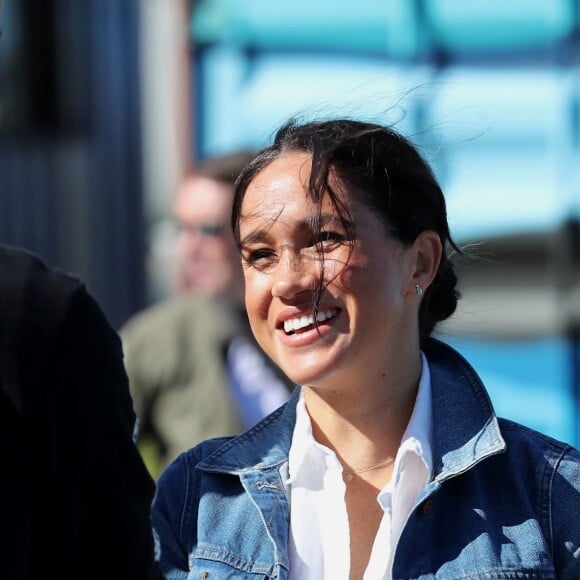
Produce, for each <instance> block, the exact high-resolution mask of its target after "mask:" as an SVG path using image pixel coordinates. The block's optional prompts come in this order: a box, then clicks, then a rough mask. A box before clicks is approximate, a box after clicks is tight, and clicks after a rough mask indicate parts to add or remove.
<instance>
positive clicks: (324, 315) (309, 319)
mask: <svg viewBox="0 0 580 580" xmlns="http://www.w3.org/2000/svg"><path fill="white" fill-rule="evenodd" d="M337 312H338V311H337V309H336V308H331V309H330V310H324V311H320V312H318V314H317V316H316V320H317V322H324V321H325V320H328V319H329V318H334V317H335V316H336V314H337ZM313 324H314V315H313V314H310V315H309V316H301V317H300V318H292V319H290V320H285V321H284V332H285V333H286V334H292V333H293V332H296V331H298V330H301V329H303V328H306V327H308V326H312V325H313Z"/></svg>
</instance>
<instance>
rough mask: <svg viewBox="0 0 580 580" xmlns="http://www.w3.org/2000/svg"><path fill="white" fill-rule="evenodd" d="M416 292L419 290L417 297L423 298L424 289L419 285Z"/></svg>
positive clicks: (416, 286) (416, 285)
mask: <svg viewBox="0 0 580 580" xmlns="http://www.w3.org/2000/svg"><path fill="white" fill-rule="evenodd" d="M415 290H417V296H423V288H421V286H419V284H415Z"/></svg>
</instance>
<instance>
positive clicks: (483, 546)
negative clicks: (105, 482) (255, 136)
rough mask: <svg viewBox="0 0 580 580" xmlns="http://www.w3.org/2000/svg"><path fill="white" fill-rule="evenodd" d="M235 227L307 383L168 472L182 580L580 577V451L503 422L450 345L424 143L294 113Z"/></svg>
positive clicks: (270, 335) (443, 258) (448, 276)
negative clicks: (211, 579)
mask: <svg viewBox="0 0 580 580" xmlns="http://www.w3.org/2000/svg"><path fill="white" fill-rule="evenodd" d="M232 227H233V231H234V236H235V238H236V241H237V243H238V246H239V249H240V253H241V259H242V264H243V268H244V278H245V285H246V306H247V311H248V316H249V319H250V322H251V326H252V331H253V333H254V335H255V337H256V339H257V340H258V342H259V344H260V345H261V347H262V348H263V349H264V350H265V352H266V353H267V354H268V355H269V356H270V357H271V358H272V359H273V361H274V362H275V363H276V364H277V365H279V366H280V368H281V369H282V370H283V371H284V372H285V373H286V374H287V375H288V376H289V377H290V378H291V379H292V380H293V381H294V382H296V383H297V384H298V385H299V386H298V387H297V388H296V390H295V392H294V393H293V396H292V397H291V399H290V401H289V402H288V403H287V404H285V405H284V406H283V407H281V408H280V409H279V410H277V411H275V412H274V413H273V414H272V415H270V416H269V417H268V418H266V419H265V420H264V421H263V422H261V423H260V424H258V425H257V426H256V427H254V428H253V429H251V430H250V431H247V432H246V433H244V434H242V435H240V436H239V437H234V438H222V439H217V440H211V441H206V442H204V443H202V444H200V445H198V446H196V447H194V448H193V449H191V450H190V451H189V452H187V453H185V454H183V455H182V456H181V457H180V458H178V459H177V460H176V461H175V462H174V463H173V464H172V465H171V466H170V467H169V468H168V469H167V470H166V471H165V472H164V474H163V475H162V476H161V478H160V480H159V482H158V492H157V496H156V500H155V503H154V509H153V514H154V524H155V528H156V530H157V533H158V535H159V537H160V540H161V544H162V555H161V561H162V565H163V567H164V570H165V573H166V574H167V577H168V578H169V579H170V580H171V579H173V578H175V579H177V578H183V577H184V574H188V573H189V574H191V576H192V577H193V576H194V575H195V574H197V575H203V574H204V573H205V574H209V575H210V576H212V575H215V576H216V577H219V578H222V577H232V576H235V577H236V578H251V577H256V576H255V575H256V574H260V575H261V577H267V578H281V579H283V578H290V579H292V580H305V579H306V580H308V579H312V580H314V579H316V580H319V579H321V578H323V579H332V580H337V579H338V580H347V579H350V580H354V579H365V580H371V579H372V580H374V579H378V578H381V579H383V578H418V577H421V578H435V577H445V578H458V577H466V576H469V577H470V578H484V577H491V576H493V577H497V578H502V577H507V575H508V574H509V575H512V574H514V573H518V574H522V575H523V576H534V577H535V576H541V575H544V576H546V577H558V578H574V577H578V575H579V574H580V561H579V554H580V525H579V524H578V523H577V521H576V519H575V518H570V517H569V516H568V514H570V513H576V512H577V510H578V509H579V508H580V501H579V499H580V494H579V492H580V455H579V453H578V451H577V450H575V449H573V448H572V447H570V446H568V445H566V444H564V443H561V442H558V441H555V440H552V439H548V438H547V437H545V436H544V435H541V434H539V433H537V432H534V431H532V430H530V429H528V428H526V427H524V426H522V425H516V424H514V423H510V422H508V421H505V420H502V419H498V418H497V417H496V416H495V413H494V411H493V408H492V405H491V403H490V400H489V397H488V395H487V392H486V390H485V388H484V386H483V384H482V383H481V381H480V379H479V377H478V376H477V374H476V372H475V370H474V369H472V368H471V366H470V365H469V364H468V363H467V362H466V361H465V360H464V359H463V358H462V357H461V356H460V355H459V354H458V353H457V352H456V351H454V350H453V349H452V348H451V347H449V346H447V345H445V344H443V343H441V342H439V341H436V340H435V339H433V338H431V333H432V332H433V330H434V329H435V327H436V325H437V323H438V322H440V321H442V320H445V319H446V318H448V317H449V316H451V315H452V314H453V312H454V310H455V308H456V305H457V300H458V296H459V294H458V291H457V290H456V284H457V277H456V275H455V271H454V267H453V261H452V258H453V255H456V254H458V253H461V250H460V249H459V248H458V247H457V246H456V244H455V243H454V241H453V239H452V237H451V235H450V232H449V228H448V224H447V215H446V207H445V200H444V197H443V193H442V191H441V189H440V187H439V185H438V184H437V181H436V180H435V178H434V176H433V173H432V171H431V169H430V168H429V166H428V165H427V164H426V162H425V161H424V160H423V159H422V157H421V156H420V154H419V153H418V151H417V150H416V148H415V147H414V146H413V145H412V144H411V143H410V142H409V141H408V140H407V139H405V138H404V137H403V136H401V135H400V134H398V133H397V132H395V131H394V130H392V129H391V128H389V127H384V126H381V125H376V124H370V123H363V122H358V121H353V120H349V119H337V120H330V121H321V122H313V123H306V124H303V125H298V124H295V123H293V122H290V123H288V124H287V125H285V126H284V127H282V128H281V129H280V130H279V131H278V133H277V135H276V137H275V140H274V142H273V144H272V145H271V146H269V147H267V148H266V149H264V150H263V151H261V152H260V153H259V154H258V155H257V156H256V158H255V159H254V160H253V161H252V162H251V163H250V164H249V165H247V166H246V168H245V169H244V171H243V172H242V173H241V175H240V176H239V178H238V181H237V185H236V196H235V201H234V207H233V212H232ZM547 482H549V484H548V483H547ZM516 497H517V498H519V501H518V502H514V498H516ZM546 513H548V514H549V516H545V514H546ZM508 526H509V529H510V535H509V543H510V549H509V550H506V549H504V548H505V542H506V541H507V540H506V537H505V535H504V530H505V529H506V528H507V527H508ZM194 573H195V574H194Z"/></svg>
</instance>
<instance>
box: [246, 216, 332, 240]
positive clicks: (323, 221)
mask: <svg viewBox="0 0 580 580" xmlns="http://www.w3.org/2000/svg"><path fill="white" fill-rule="evenodd" d="M317 222H318V223H319V226H320V227H328V226H333V227H343V223H342V222H341V221H340V219H339V218H338V216H337V215H336V214H335V213H325V214H322V215H320V216H317V215H315V214H313V215H310V216H308V217H306V218H304V219H302V220H300V221H297V222H296V223H295V225H294V226H293V227H294V228H295V230H296V231H298V232H305V231H312V230H314V226H315V224H316V223H317ZM269 229H270V228H268V229H265V228H259V229H256V230H254V231H252V232H250V233H249V234H247V235H246V236H244V237H243V238H242V239H241V240H240V246H246V245H249V244H255V243H259V242H264V241H265V240H267V239H269V238H270V236H271V234H270V233H269Z"/></svg>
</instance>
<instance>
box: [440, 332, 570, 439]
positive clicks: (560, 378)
mask: <svg viewBox="0 0 580 580" xmlns="http://www.w3.org/2000/svg"><path fill="white" fill-rule="evenodd" d="M444 340H445V342H447V343H449V344H450V345H451V346H453V347H455V348H456V349H457V350H459V352H461V353H462V354H463V355H464V356H465V357H466V358H467V360H468V361H469V362H470V363H471V364H472V365H473V367H474V368H475V369H476V371H477V372H478V374H479V375H480V377H481V378H482V380H483V382H484V384H485V385H486V387H487V389H488V391H489V393H490V397H491V400H492V403H493V405H494V407H495V410H496V413H497V414H498V415H500V416H502V417H505V418H507V419H511V420H513V421H517V422H519V423H523V424H524V425H527V426H529V427H532V428H534V429H537V430H539V431H542V432H543V433H546V434H547V435H551V436H552V437H556V438H557V439H561V440H563V441H566V442H568V443H570V444H572V445H574V444H577V443H578V442H577V441H575V437H576V434H575V422H576V420H577V415H576V413H577V411H578V410H577V409H575V406H574V398H573V389H572V385H571V384H570V379H571V377H570V358H569V357H570V347H569V345H568V344H567V343H566V342H565V341H564V340H529V341H518V342H501V341H483V340H473V339H467V338H464V337H455V338H453V339H449V338H448V337H445V339H444Z"/></svg>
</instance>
